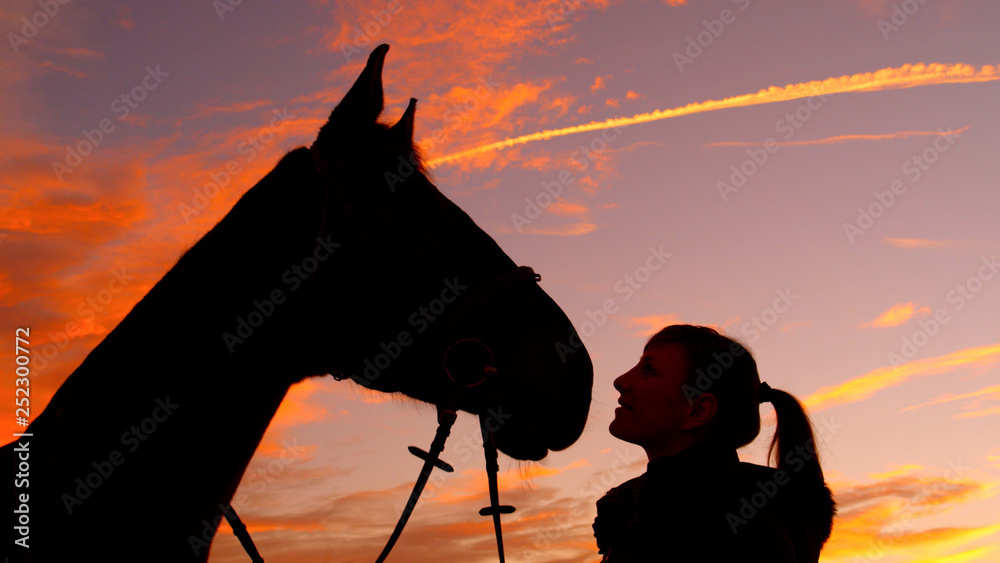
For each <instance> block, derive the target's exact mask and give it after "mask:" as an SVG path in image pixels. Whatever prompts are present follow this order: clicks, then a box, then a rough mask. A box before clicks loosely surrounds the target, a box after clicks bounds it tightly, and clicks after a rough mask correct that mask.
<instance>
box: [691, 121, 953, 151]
mask: <svg viewBox="0 0 1000 563" xmlns="http://www.w3.org/2000/svg"><path fill="white" fill-rule="evenodd" d="M968 129H969V126H968V125H966V126H965V127H962V128H961V129H955V130H947V131H899V132H897V133H886V134H884V135H838V136H836V137H826V138H824V139H810V140H804V141H781V142H777V143H774V145H777V146H781V147H802V146H811V145H835V144H839V143H847V142H850V141H888V140H893V139H905V138H907V137H947V136H949V135H961V134H962V133H964V132H965V131H967V130H968ZM764 145H765V143H761V142H754V143H749V142H747V143H744V142H740V141H728V142H722V143H709V144H706V145H702V147H706V148H711V147H762V146H764Z"/></svg>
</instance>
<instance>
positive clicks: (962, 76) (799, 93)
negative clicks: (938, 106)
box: [434, 63, 1000, 165]
mask: <svg viewBox="0 0 1000 563" xmlns="http://www.w3.org/2000/svg"><path fill="white" fill-rule="evenodd" d="M998 79H1000V72H998V70H997V67H994V66H989V65H987V66H984V67H982V68H980V69H976V68H975V67H973V66H971V65H966V64H953V65H947V64H930V65H925V64H923V63H919V64H915V65H904V66H901V67H898V68H884V69H881V70H877V71H875V72H866V73H861V74H854V75H850V76H841V77H838V78H827V79H826V80H813V81H811V82H801V83H798V84H790V85H788V86H783V87H778V86H771V87H769V88H767V89H764V90H760V91H758V92H756V93H753V94H742V95H739V96H733V97H730V98H725V99H722V100H707V101H704V102H694V103H690V104H688V105H686V106H681V107H676V108H672V109H665V110H655V111H652V112H648V113H640V114H636V115H633V116H631V117H615V118H611V119H606V120H604V121H594V122H591V123H587V124H583V125H575V126H572V127H564V128H562V129H546V130H544V131H539V132H537V133H531V134H529V135H521V136H519V137H514V138H508V139H504V140H503V141H499V142H495V143H489V144H485V145H482V146H479V147H475V148H472V149H467V150H464V151H460V152H457V153H453V154H449V155H446V156H442V157H439V158H437V159H435V160H434V163H435V165H440V164H443V163H447V162H452V161H456V160H461V159H464V158H468V157H469V156H472V155H475V154H479V153H483V152H489V151H495V150H499V149H504V148H508V147H512V146H515V145H519V144H524V143H529V142H532V141H542V140H546V139H551V138H553V137H561V136H564V135H572V134H575V133H583V132H586V131H597V130H601V129H608V128H611V127H623V126H626V125H635V124H638V123H647V122H650V121H659V120H661V119H670V118H673V117H679V116H682V115H691V114H695V113H702V112H707V111H717V110H721V109H728V108H736V107H747V106H754V105H760V104H770V103H775V102H784V101H789V100H798V99H801V98H807V97H811V96H829V95H833V94H841V93H845V92H875V91H879V90H897V89H903V88H915V87H917V86H931V85H936V84H966V83H975V82H989V81H993V80H998Z"/></svg>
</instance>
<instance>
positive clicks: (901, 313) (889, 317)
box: [861, 303, 931, 328]
mask: <svg viewBox="0 0 1000 563" xmlns="http://www.w3.org/2000/svg"><path fill="white" fill-rule="evenodd" d="M930 312H931V308H930V307H926V306H925V307H920V308H919V309H918V308H917V306H916V305H914V304H913V303H899V304H896V305H893V306H892V307H890V308H889V310H888V311H886V312H884V313H882V314H881V315H879V316H878V317H876V318H875V320H873V321H870V322H867V323H865V324H863V325H861V328H868V327H874V328H889V327H893V326H899V325H901V324H903V323H905V322H906V321H908V320H910V319H912V318H913V317H923V316H925V315H927V314H928V313H930Z"/></svg>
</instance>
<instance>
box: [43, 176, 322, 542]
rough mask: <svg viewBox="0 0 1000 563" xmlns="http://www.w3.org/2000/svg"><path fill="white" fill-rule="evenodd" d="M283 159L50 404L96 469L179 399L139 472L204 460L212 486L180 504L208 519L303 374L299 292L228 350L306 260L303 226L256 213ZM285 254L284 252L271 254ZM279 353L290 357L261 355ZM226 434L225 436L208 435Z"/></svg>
mask: <svg viewBox="0 0 1000 563" xmlns="http://www.w3.org/2000/svg"><path fill="white" fill-rule="evenodd" d="M287 158H288V157H286V159H287ZM283 162H284V161H283ZM280 168H281V165H280V164H279V167H278V168H277V169H276V170H275V171H273V172H272V173H271V174H269V175H268V178H265V179H264V180H262V181H261V183H259V184H258V185H257V186H255V187H254V188H252V189H251V191H250V192H248V193H247V194H245V195H244V197H243V198H242V199H241V200H240V202H239V203H238V204H237V206H236V207H234V209H233V211H231V212H230V214H229V215H227V216H226V217H225V218H224V219H223V220H222V221H221V222H220V223H219V224H218V225H217V226H216V227H215V228H214V229H212V231H211V232H209V233H208V234H207V235H206V236H205V237H203V238H202V239H201V240H200V241H199V242H198V243H197V244H195V245H194V246H193V247H192V248H191V249H190V250H189V251H188V252H187V253H186V254H185V255H184V256H183V257H182V258H181V260H180V261H178V263H177V264H176V265H175V266H174V268H172V269H171V270H170V271H169V272H168V273H167V274H166V275H165V276H164V277H163V279H161V280H160V281H159V282H158V283H157V284H156V285H155V286H154V287H153V289H152V290H151V291H150V292H149V293H148V294H147V295H146V296H145V297H144V298H143V299H142V300H141V301H140V302H139V303H138V304H137V305H136V306H135V307H134V308H133V310H132V311H131V312H130V313H129V314H128V315H127V316H126V317H125V319H124V320H123V321H122V322H121V323H120V324H119V325H118V326H117V327H116V328H115V329H114V330H113V331H112V332H111V333H110V334H109V335H108V336H107V337H106V338H105V340H104V341H103V342H101V344H100V345H98V346H97V348H95V349H94V350H93V352H91V354H90V355H89V356H88V357H87V359H86V360H85V361H84V362H83V363H82V364H81V365H80V367H79V368H77V370H76V371H74V372H73V374H72V375H71V376H70V377H69V379H67V381H66V383H65V384H64V385H63V386H62V387H61V388H60V390H59V391H58V392H57V394H56V396H55V397H53V399H52V401H51V403H50V406H49V408H48V409H47V411H48V413H47V414H49V417H48V419H47V422H46V424H47V423H52V424H55V425H57V428H55V429H54V430H55V433H59V434H61V435H62V436H63V437H64V438H72V439H64V440H61V442H62V443H63V444H79V445H77V446H75V450H74V451H72V452H69V451H65V452H63V455H64V456H65V458H66V459H75V460H77V461H82V462H83V463H84V467H85V463H87V460H91V459H93V456H94V455H95V454H94V452H95V451H96V452H108V451H110V450H111V449H119V450H124V448H123V447H122V444H119V441H120V439H119V437H120V436H121V435H122V433H123V432H126V431H128V430H129V428H130V427H132V426H134V425H135V424H137V423H138V422H139V421H142V420H144V419H147V418H150V417H151V416H153V415H155V414H159V416H161V417H162V415H163V407H162V405H163V404H167V405H176V407H175V408H172V409H168V410H171V411H172V413H171V414H169V415H168V416H167V417H166V419H165V420H162V421H160V422H159V424H158V425H157V429H156V431H155V433H154V434H153V435H151V436H150V439H149V440H148V441H147V442H144V443H143V444H142V445H141V447H139V448H137V450H136V452H135V453H134V454H131V455H132V459H129V461H128V464H129V467H130V468H131V469H132V470H136V471H137V474H141V473H148V474H150V475H164V474H170V473H172V472H176V473H183V472H186V471H189V470H190V460H192V459H196V460H198V464H197V465H198V467H199V483H200V485H199V486H198V487H197V488H190V489H178V490H176V491H173V494H174V495H175V496H176V499H173V500H176V505H177V507H178V508H177V510H178V512H182V511H191V513H190V514H187V513H186V515H187V516H190V517H191V518H195V517H197V518H198V520H197V521H198V522H200V518H202V517H203V516H204V514H205V511H206V510H208V511H211V510H213V509H216V510H217V508H216V506H217V504H218V503H219V502H228V499H229V498H230V497H231V495H232V493H233V492H234V491H235V488H236V485H237V484H238V483H239V480H240V478H241V476H242V473H243V471H244V470H245V469H246V466H247V464H248V463H249V461H250V459H251V457H252V456H253V453H254V451H255V450H256V448H257V446H258V444H259V443H260V441H261V439H262V437H263V434H264V431H265V430H266V429H267V427H268V424H269V422H270V420H271V419H272V418H273V416H274V414H275V412H276V411H277V408H278V406H279V405H280V403H281V401H282V399H283V397H284V395H285V393H286V392H287V390H288V388H289V386H290V384H291V382H292V381H294V380H295V378H294V377H293V376H291V375H290V374H289V373H287V372H290V371H295V370H296V369H299V366H297V365H296V363H295V359H296V354H295V349H294V348H288V347H284V348H282V347H283V346H285V345H286V343H287V342H288V341H289V340H294V336H293V335H286V332H287V331H286V330H285V329H286V327H289V326H294V325H295V324H296V319H295V315H296V312H297V311H298V310H299V308H298V307H297V305H296V304H295V303H293V302H291V301H286V302H285V303H284V304H283V305H279V306H278V307H277V309H279V310H278V311H276V312H275V313H274V314H272V316H271V317H268V318H266V319H265V321H264V323H263V324H262V325H260V326H258V327H256V328H254V329H253V333H252V334H251V335H250V336H249V338H246V339H244V342H243V343H241V344H237V345H236V346H235V347H228V346H227V345H226V341H225V340H224V338H223V335H224V334H225V333H226V332H234V331H236V330H237V326H238V322H237V319H239V318H243V319H247V318H248V316H249V314H250V313H251V312H253V311H257V310H259V309H258V308H257V306H256V304H255V301H256V302H257V303H262V302H263V301H264V300H266V299H269V297H270V295H271V291H272V290H273V289H275V288H278V287H280V284H281V279H280V278H281V273H282V271H283V268H288V267H289V266H290V265H292V263H293V262H294V261H295V260H294V259H293V257H294V258H297V259H298V260H301V257H302V256H301V254H298V253H299V249H298V248H294V245H292V250H289V248H290V246H289V240H291V239H290V238H289V237H292V236H294V235H295V233H285V234H280V233H278V234H276V233H275V229H273V228H268V229H266V231H267V232H261V231H262V228H261V221H260V219H261V217H260V216H255V215H254V214H253V213H249V212H248V210H249V209H252V208H254V207H255V206H259V204H260V203H261V200H262V199H263V200H266V199H267V198H266V197H265V196H266V195H267V194H266V193H261V192H263V191H264V189H266V188H267V187H268V186H267V184H268V183H269V179H270V183H271V184H273V183H274V181H275V180H276V179H279V178H272V175H274V174H275V173H276V172H277V171H278V170H279V169H280ZM262 184H263V186H262ZM289 187H290V188H292V187H294V186H289ZM255 190H258V191H257V192H256V193H254V191H255ZM264 215H265V216H266V214H264ZM255 229H256V231H255ZM291 230H292V231H294V229H291ZM301 244H302V243H299V245H300V246H301ZM312 246H315V242H313V243H312ZM289 252H293V253H294V254H288V253H289ZM282 253H284V254H282ZM275 255H280V256H277V257H275V258H269V257H270V256H275ZM299 291H300V292H301V293H303V294H304V293H305V292H306V291H307V289H300V290H299ZM281 309H283V310H281ZM279 313H280V314H279ZM282 314H284V318H282ZM267 357H277V358H283V359H284V360H286V361H285V363H284V365H282V364H281V363H279V362H263V361H261V358H267ZM282 369H284V370H285V372H286V373H282V371H281V370H282ZM98 405H107V406H109V407H102V408H100V411H101V412H100V415H99V416H98V415H97V414H96V413H95V409H97V408H99V407H98ZM110 405H113V407H111V406H110ZM158 407H160V410H159V412H158V413H157V411H156V409H157V408H158ZM218 434H221V435H222V437H223V439H221V440H210V439H207V438H206V437H215V436H217V435H218ZM74 439H75V440H77V441H73V440H74ZM64 447H65V446H64ZM109 483H111V484H112V485H109V487H112V486H114V485H113V484H114V483H115V481H114V480H109ZM121 483H122V484H124V479H122V480H121ZM135 494H138V493H135ZM188 497H190V498H188ZM158 502H163V501H158ZM185 503H188V504H187V505H185ZM184 506H190V507H191V508H182V507H184ZM178 516H179V517H180V518H181V519H185V518H184V516H185V515H178Z"/></svg>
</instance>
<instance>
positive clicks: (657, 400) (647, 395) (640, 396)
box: [608, 344, 692, 459]
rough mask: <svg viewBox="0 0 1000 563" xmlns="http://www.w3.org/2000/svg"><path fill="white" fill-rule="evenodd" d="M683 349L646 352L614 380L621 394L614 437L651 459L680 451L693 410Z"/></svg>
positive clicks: (666, 346)
mask: <svg viewBox="0 0 1000 563" xmlns="http://www.w3.org/2000/svg"><path fill="white" fill-rule="evenodd" d="M686 368H687V366H686V360H685V357H684V349H683V348H682V347H681V346H680V345H679V344H663V345H660V346H657V347H655V348H653V349H651V350H647V351H646V352H644V353H643V354H642V357H641V358H639V363H638V364H636V366H635V367H633V368H632V369H630V370H628V371H627V372H625V373H623V374H622V375H620V376H618V378H617V379H615V383H614V385H615V389H617V390H618V392H619V393H621V397H620V398H619V399H618V402H619V403H620V404H621V406H619V407H618V408H617V409H615V419H614V420H613V421H611V425H610V426H609V428H608V429H609V430H610V431H611V435H612V436H614V437H616V438H618V439H620V440H624V441H626V442H630V443H633V444H637V445H639V446H642V447H643V448H644V449H645V450H646V453H647V455H648V456H649V457H650V459H652V458H653V457H656V456H658V455H669V454H672V453H676V451H679V449H680V448H679V447H678V438H680V437H681V436H682V434H683V433H682V430H683V429H685V428H686V425H685V421H686V420H687V419H688V415H689V414H690V413H691V409H692V406H691V404H690V403H689V401H688V400H687V398H686V397H685V396H684V392H683V390H682V388H681V386H682V385H683V384H684V380H685V373H686Z"/></svg>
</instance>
